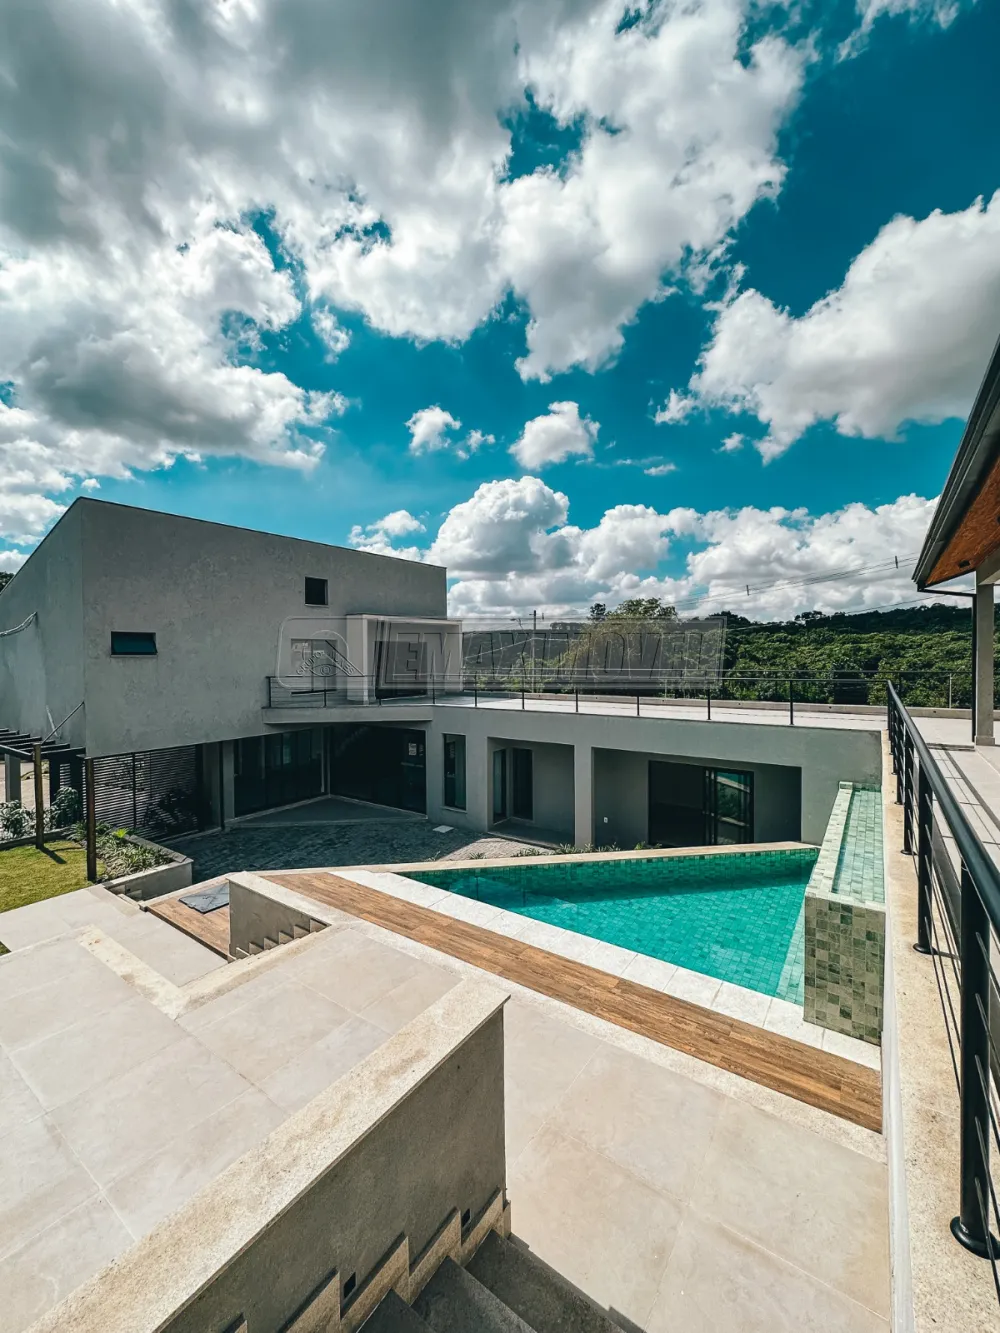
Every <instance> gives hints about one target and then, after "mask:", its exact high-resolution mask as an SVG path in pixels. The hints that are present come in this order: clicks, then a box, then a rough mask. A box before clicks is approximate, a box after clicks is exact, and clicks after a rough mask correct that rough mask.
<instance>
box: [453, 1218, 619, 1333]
mask: <svg viewBox="0 0 1000 1333" xmlns="http://www.w3.org/2000/svg"><path fill="white" fill-rule="evenodd" d="M466 1271H467V1272H468V1273H469V1274H470V1275H471V1276H472V1277H474V1278H475V1279H476V1281H477V1282H480V1283H481V1284H482V1285H483V1286H484V1287H486V1288H488V1290H490V1291H491V1292H493V1294H494V1295H495V1296H497V1297H498V1298H499V1299H500V1300H501V1301H503V1303H504V1304H505V1305H506V1306H507V1307H508V1308H509V1309H511V1310H513V1311H515V1313H516V1314H518V1315H519V1316H520V1317H521V1318H522V1319H523V1320H525V1322H526V1323H527V1324H528V1325H529V1326H530V1327H532V1328H536V1329H539V1330H544V1333H622V1330H621V1327H620V1325H618V1324H616V1323H615V1322H614V1320H613V1319H611V1318H610V1317H609V1316H608V1315H606V1314H605V1313H604V1311H603V1310H601V1309H599V1308H598V1307H597V1306H596V1305H594V1304H593V1303H592V1302H591V1301H589V1300H588V1299H587V1297H586V1296H584V1295H583V1293H582V1292H579V1291H577V1290H576V1288H575V1287H573V1286H571V1285H570V1283H568V1282H567V1281H566V1279H565V1278H564V1277H560V1275H559V1274H558V1273H556V1272H555V1271H554V1270H553V1269H551V1268H549V1266H548V1265H547V1264H544V1263H543V1262H542V1261H541V1260H540V1259H538V1258H536V1257H535V1255H533V1254H532V1253H531V1252H530V1251H529V1250H524V1249H522V1248H521V1247H520V1246H519V1245H513V1244H511V1242H510V1241H508V1240H504V1239H503V1237H502V1236H500V1235H498V1234H497V1232H495V1231H491V1232H490V1234H489V1235H488V1236H487V1237H486V1239H485V1240H484V1241H483V1243H482V1245H480V1247H479V1249H478V1250H477V1251H476V1253H475V1254H474V1255H473V1257H472V1261H471V1263H470V1264H469V1265H468V1268H467V1270H466Z"/></svg>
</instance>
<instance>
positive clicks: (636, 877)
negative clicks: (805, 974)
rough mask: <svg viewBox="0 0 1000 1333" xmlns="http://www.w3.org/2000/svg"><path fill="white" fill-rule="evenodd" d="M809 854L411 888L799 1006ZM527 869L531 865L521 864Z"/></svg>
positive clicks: (595, 868)
mask: <svg viewBox="0 0 1000 1333" xmlns="http://www.w3.org/2000/svg"><path fill="white" fill-rule="evenodd" d="M816 855H817V853H816V851H815V850H813V849H811V848H809V849H802V850H795V851H786V852H759V853H736V854H733V855H731V856H730V855H726V854H720V855H716V856H683V857H664V858H650V859H649V860H645V859H643V860H636V861H575V862H569V863H564V864H560V865H532V864H530V862H529V863H528V864H525V865H524V866H514V867H490V866H484V867H483V869H482V870H479V869H476V870H445V869H440V870H439V869H437V868H436V867H435V869H434V870H427V871H419V872H411V873H410V874H409V878H411V879H416V880H419V881H420V882H421V883H423V884H430V885H434V886H436V887H438V888H441V889H447V890H449V891H450V892H451V893H458V894H461V895H462V896H463V897H465V898H476V899H478V900H479V901H481V902H486V903H491V904H492V905H493V906H495V907H502V908H505V909H506V910H507V911H508V912H516V913H518V914H519V915H520V916H529V917H532V918H533V919H534V920H536V921H547V922H549V923H550V924H552V925H554V926H562V927H563V928H564V929H565V930H573V931H576V932H577V934H580V935H589V936H590V937H591V938H593V939H597V940H606V941H607V942H608V943H609V944H617V945H620V946H621V948H623V949H635V950H636V951H637V952H639V953H644V954H647V955H649V956H650V957H652V958H660V959H662V960H663V961H664V962H668V963H677V964H679V965H680V966H681V967H686V968H690V969H691V970H692V971H694V972H702V973H705V974H707V975H708V976H712V977H718V978H719V979H720V980H722V981H731V982H734V983H735V984H736V985H738V986H746V987H747V988H748V989H750V990H755V991H761V992H762V993H763V994H765V995H777V996H779V997H780V998H781V999H786V1000H793V1001H796V1002H801V999H802V965H803V945H802V905H803V901H804V898H805V886H806V882H807V880H808V879H809V873H810V871H811V870H812V867H813V864H814V862H815V860H816ZM526 860H527V858H526Z"/></svg>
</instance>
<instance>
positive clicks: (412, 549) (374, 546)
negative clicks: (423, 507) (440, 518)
mask: <svg viewBox="0 0 1000 1333" xmlns="http://www.w3.org/2000/svg"><path fill="white" fill-rule="evenodd" d="M417 532H426V528H425V527H424V525H423V524H422V523H421V522H420V520H419V519H418V518H414V516H413V515H412V514H411V513H410V512H409V510H407V509H394V510H393V511H392V513H391V514H386V515H385V516H384V517H383V518H379V519H376V520H375V522H374V523H369V524H368V525H367V527H362V526H361V524H360V523H356V524H355V525H354V527H353V528H351V531H350V534H349V536H348V541H349V542H350V544H351V545H352V546H353V547H355V548H356V549H357V550H359V551H368V552H370V553H372V554H374V555H395V556H399V557H400V559H402V560H418V561H419V560H423V558H424V553H423V551H422V550H420V548H419V547H416V546H403V547H398V546H394V545H393V539H394V538H396V537H408V536H411V535H412V534H413V533H417Z"/></svg>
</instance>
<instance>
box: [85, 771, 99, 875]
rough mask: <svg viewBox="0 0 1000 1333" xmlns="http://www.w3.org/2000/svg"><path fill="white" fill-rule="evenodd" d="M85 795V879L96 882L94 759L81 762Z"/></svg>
mask: <svg viewBox="0 0 1000 1333" xmlns="http://www.w3.org/2000/svg"><path fill="white" fill-rule="evenodd" d="M83 771H84V782H85V784H86V788H87V790H86V793H85V794H86V797H87V879H88V880H89V881H90V883H91V884H96V883H97V798H96V795H95V792H94V761H93V759H85V760H84V762H83Z"/></svg>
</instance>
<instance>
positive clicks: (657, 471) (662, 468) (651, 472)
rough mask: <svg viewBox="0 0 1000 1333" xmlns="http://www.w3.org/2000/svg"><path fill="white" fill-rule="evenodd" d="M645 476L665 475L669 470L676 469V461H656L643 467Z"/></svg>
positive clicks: (673, 470)
mask: <svg viewBox="0 0 1000 1333" xmlns="http://www.w3.org/2000/svg"><path fill="white" fill-rule="evenodd" d="M643 471H644V472H645V474H646V476H647V477H666V476H668V475H669V474H670V473H671V472H676V471H677V464H676V463H656V464H655V465H654V466H653V467H647V468H644V469H643Z"/></svg>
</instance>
